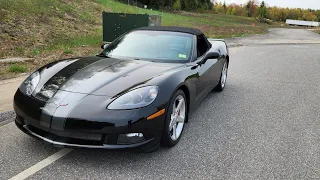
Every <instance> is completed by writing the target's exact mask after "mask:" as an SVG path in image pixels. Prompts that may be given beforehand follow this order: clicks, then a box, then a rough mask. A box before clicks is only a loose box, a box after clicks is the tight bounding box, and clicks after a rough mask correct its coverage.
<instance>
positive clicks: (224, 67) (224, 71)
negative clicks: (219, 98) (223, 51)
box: [220, 62, 228, 88]
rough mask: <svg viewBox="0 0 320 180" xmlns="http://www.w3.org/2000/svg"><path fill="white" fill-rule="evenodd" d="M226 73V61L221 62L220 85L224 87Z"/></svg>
mask: <svg viewBox="0 0 320 180" xmlns="http://www.w3.org/2000/svg"><path fill="white" fill-rule="evenodd" d="M227 74H228V65H227V62H225V63H224V64H223V68H222V72H221V80H220V82H221V87H222V88H224V86H225V85H226V82H227Z"/></svg>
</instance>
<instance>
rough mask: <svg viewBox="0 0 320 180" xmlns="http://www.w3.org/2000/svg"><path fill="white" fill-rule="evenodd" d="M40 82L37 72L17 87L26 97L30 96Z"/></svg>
mask: <svg viewBox="0 0 320 180" xmlns="http://www.w3.org/2000/svg"><path fill="white" fill-rule="evenodd" d="M39 81H40V73H39V72H38V71H36V72H34V73H33V74H31V75H30V76H29V77H28V78H27V79H26V80H25V81H24V82H23V83H22V84H21V86H20V87H19V88H20V90H21V91H22V92H23V93H25V94H26V95H28V96H30V95H31V94H32V93H33V91H34V90H35V89H36V87H37V85H38V83H39Z"/></svg>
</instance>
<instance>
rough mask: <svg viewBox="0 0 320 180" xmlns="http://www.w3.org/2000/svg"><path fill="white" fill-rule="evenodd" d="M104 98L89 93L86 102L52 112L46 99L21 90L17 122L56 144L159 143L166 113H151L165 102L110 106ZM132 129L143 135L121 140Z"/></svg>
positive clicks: (118, 146) (124, 146)
mask: <svg viewBox="0 0 320 180" xmlns="http://www.w3.org/2000/svg"><path fill="white" fill-rule="evenodd" d="M75 95H76V94H75ZM70 96H72V94H71V95H70ZM103 100H104V98H101V97H99V96H87V97H86V98H85V99H84V100H82V101H83V103H79V104H77V105H76V106H71V104H69V105H68V106H61V107H60V106H59V107H58V108H57V109H56V110H55V112H54V113H53V114H52V115H50V114H46V111H44V110H43V108H41V107H44V106H45V103H42V102H41V101H39V100H38V99H36V98H34V97H29V96H24V95H23V94H22V93H21V92H19V91H17V93H16V95H15V98H14V110H15V112H16V114H17V118H16V124H17V126H18V127H19V128H20V129H21V130H22V131H23V132H25V133H27V134H29V135H31V136H33V137H36V138H38V139H41V140H44V141H46V142H49V143H51V144H53V145H56V146H67V147H85V148H102V149H137V150H139V149H143V148H149V147H152V146H154V145H156V144H157V143H159V141H160V139H161V136H162V131H163V127H164V122H165V114H162V115H161V116H158V117H156V118H154V119H152V120H147V117H149V116H150V115H152V114H154V113H156V112H157V111H159V110H160V109H163V108H164V106H163V107H154V106H147V107H144V108H140V109H133V110H108V109H106V108H105V107H106V105H104V104H103V102H102V101H103ZM70 102H73V101H70ZM101 104H102V105H101ZM130 133H142V134H143V139H139V141H120V140H119V139H121V140H123V135H126V134H130ZM120 137H122V138H120Z"/></svg>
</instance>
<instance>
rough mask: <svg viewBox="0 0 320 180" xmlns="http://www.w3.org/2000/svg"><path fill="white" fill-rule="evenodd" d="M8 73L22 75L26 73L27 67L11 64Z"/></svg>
mask: <svg viewBox="0 0 320 180" xmlns="http://www.w3.org/2000/svg"><path fill="white" fill-rule="evenodd" d="M8 71H9V72H12V73H24V72H27V71H28V66H27V65H18V64H11V65H10V66H9V68H8Z"/></svg>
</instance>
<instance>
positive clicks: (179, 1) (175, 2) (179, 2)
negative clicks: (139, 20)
mask: <svg viewBox="0 0 320 180" xmlns="http://www.w3.org/2000/svg"><path fill="white" fill-rule="evenodd" d="M118 1H121V2H123V3H127V2H128V0H118ZM129 2H132V3H131V5H140V6H141V5H147V7H148V8H153V9H160V10H166V11H197V12H207V13H215V14H228V15H236V16H246V17H259V18H266V19H271V20H274V21H285V20H286V19H295V20H305V21H319V22H320V10H312V9H301V8H280V7H276V6H275V7H268V6H267V5H266V4H265V2H264V1H262V2H261V3H259V2H258V1H257V0H248V1H247V3H245V4H241V5H239V4H229V5H227V4H226V3H225V2H224V3H221V2H219V3H217V2H215V0H129Z"/></svg>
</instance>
